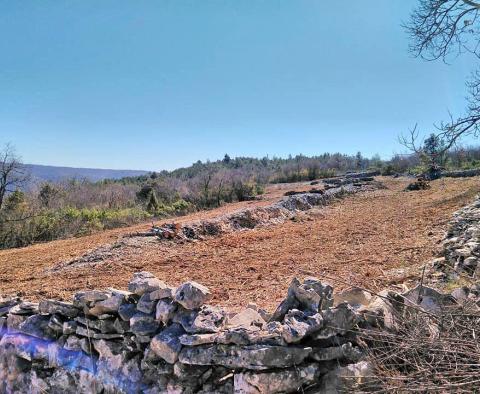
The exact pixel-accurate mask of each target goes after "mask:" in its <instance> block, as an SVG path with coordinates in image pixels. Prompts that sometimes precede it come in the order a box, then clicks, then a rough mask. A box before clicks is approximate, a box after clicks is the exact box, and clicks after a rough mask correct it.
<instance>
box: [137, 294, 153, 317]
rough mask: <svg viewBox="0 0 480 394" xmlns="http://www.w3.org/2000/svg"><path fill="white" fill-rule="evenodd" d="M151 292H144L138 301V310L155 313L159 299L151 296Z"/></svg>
mask: <svg viewBox="0 0 480 394" xmlns="http://www.w3.org/2000/svg"><path fill="white" fill-rule="evenodd" d="M150 295H151V293H143V295H142V296H141V297H140V299H139V300H138V303H137V310H138V311H140V312H143V313H153V311H155V307H156V306H157V300H156V299H152V298H151V297H150Z"/></svg>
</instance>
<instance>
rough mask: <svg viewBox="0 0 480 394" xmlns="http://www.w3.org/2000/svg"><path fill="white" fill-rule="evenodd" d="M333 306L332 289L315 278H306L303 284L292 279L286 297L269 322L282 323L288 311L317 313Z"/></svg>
mask: <svg viewBox="0 0 480 394" xmlns="http://www.w3.org/2000/svg"><path fill="white" fill-rule="evenodd" d="M332 305H333V288H332V287H331V286H330V285H329V284H324V283H322V282H321V281H320V280H318V279H317V278H306V279H305V280H304V282H303V283H300V281H299V280H298V279H297V278H294V279H293V280H292V282H291V283H290V286H289V288H288V293H287V297H286V298H285V299H284V300H283V301H282V302H281V303H280V305H279V306H278V307H277V309H276V310H275V312H274V313H273V316H272V318H271V319H270V321H280V322H281V321H282V320H283V318H284V317H285V315H286V314H287V313H288V311H289V310H292V309H299V310H301V311H305V312H310V313H317V312H318V311H321V310H324V309H327V308H329V307H331V306H332Z"/></svg>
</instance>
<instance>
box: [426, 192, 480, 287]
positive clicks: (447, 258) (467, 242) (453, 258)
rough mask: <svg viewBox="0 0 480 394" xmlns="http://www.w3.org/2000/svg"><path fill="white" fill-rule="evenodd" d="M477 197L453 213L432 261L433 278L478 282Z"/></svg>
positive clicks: (479, 201) (479, 215) (479, 231)
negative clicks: (465, 277)
mask: <svg viewBox="0 0 480 394" xmlns="http://www.w3.org/2000/svg"><path fill="white" fill-rule="evenodd" d="M479 261H480V196H479V197H477V198H476V200H475V201H474V202H473V203H472V204H470V205H467V206H466V207H464V208H462V209H460V210H459V211H457V212H456V213H455V214H454V216H453V219H452V220H451V221H450V223H449V226H448V230H447V232H446V235H445V238H444V240H443V242H442V251H441V256H440V257H439V258H437V259H436V260H435V261H433V267H434V268H435V271H436V272H437V275H436V276H437V277H439V278H440V279H442V280H452V279H458V278H460V277H461V276H462V275H467V276H469V277H472V278H475V279H479V278H480V264H479Z"/></svg>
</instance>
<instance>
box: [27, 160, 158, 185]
mask: <svg viewBox="0 0 480 394" xmlns="http://www.w3.org/2000/svg"><path fill="white" fill-rule="evenodd" d="M25 167H26V168H27V170H28V171H29V172H30V174H31V183H37V182H45V181H51V182H58V181H62V180H65V179H71V178H77V179H88V180H89V181H92V182H95V181H101V180H103V179H120V178H124V177H130V176H140V175H145V174H148V173H149V171H141V170H106V169H100V168H74V167H56V166H43V165H39V164H25Z"/></svg>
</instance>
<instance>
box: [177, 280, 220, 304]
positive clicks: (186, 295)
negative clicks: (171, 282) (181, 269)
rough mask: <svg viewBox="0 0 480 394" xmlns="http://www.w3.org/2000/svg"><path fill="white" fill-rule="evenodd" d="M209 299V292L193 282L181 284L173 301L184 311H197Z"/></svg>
mask: <svg viewBox="0 0 480 394" xmlns="http://www.w3.org/2000/svg"><path fill="white" fill-rule="evenodd" d="M210 298H211V293H210V290H208V288H206V287H205V286H202V285H201V284H199V283H197V282H193V281H191V282H187V283H184V284H182V285H181V286H179V287H178V288H177V290H176V291H175V301H176V302H178V303H179V304H180V305H182V306H183V307H184V308H186V309H198V308H200V307H201V306H202V305H203V304H205V302H207V301H208V300H209V299H210Z"/></svg>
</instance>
